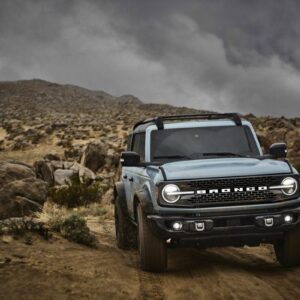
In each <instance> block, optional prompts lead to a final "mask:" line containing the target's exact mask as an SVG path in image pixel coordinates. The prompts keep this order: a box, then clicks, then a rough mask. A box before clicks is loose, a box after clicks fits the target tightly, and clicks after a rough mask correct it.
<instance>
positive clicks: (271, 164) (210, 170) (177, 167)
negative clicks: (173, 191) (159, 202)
mask: <svg viewBox="0 0 300 300" xmlns="http://www.w3.org/2000/svg"><path fill="white" fill-rule="evenodd" d="M163 168H164V170H165V173H166V176H167V180H181V179H182V180H184V179H201V178H215V177H233V176H255V175H271V174H287V173H291V169H290V166H289V165H288V164H287V163H286V162H284V161H279V160H273V159H263V160H259V159H255V158H244V157H241V158H236V157H234V158H214V159H201V160H200V159H199V160H187V161H176V162H172V163H166V164H164V165H163Z"/></svg>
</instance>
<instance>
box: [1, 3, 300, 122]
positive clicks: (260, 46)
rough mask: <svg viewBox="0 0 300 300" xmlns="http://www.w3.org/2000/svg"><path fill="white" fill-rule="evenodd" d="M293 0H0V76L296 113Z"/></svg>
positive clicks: (298, 9) (299, 100)
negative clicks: (37, 79)
mask: <svg viewBox="0 0 300 300" xmlns="http://www.w3.org/2000/svg"><path fill="white" fill-rule="evenodd" d="M299 16H300V1H298V0H294V1H292V0H291V1H285V0H281V1H275V0H263V1H261V0H257V1H253V0H252V1H249V0H226V1H225V0H186V1H183V0H151V1H150V0H107V1H105V0H98V1H96V0H84V1H83V0H82V1H80V0H78V1H76V0H74V1H71V0H70V1H63V0H52V1H42V0H39V1H38V0H0V80H1V81H4V80H18V79H31V78H41V79H45V80H49V81H53V82H59V83H71V84H76V85H80V86H83V87H86V88H90V89H94V90H104V91H106V92H108V93H111V94H113V95H116V96H119V95H122V94H133V95H135V96H137V97H139V98H140V99H141V100H143V101H145V102H160V103H168V104H174V105H180V106H183V105H184V106H190V107H195V108H203V109H210V110H215V111H238V112H242V113H250V112H252V113H254V114H256V115H287V116H299V115H300V17H299Z"/></svg>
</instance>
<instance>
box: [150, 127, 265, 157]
mask: <svg viewBox="0 0 300 300" xmlns="http://www.w3.org/2000/svg"><path fill="white" fill-rule="evenodd" d="M259 154H260V153H259V150H258V147H257V144H256V142H255V139H254V137H253V134H252V132H251V130H250V128H249V127H248V126H216V127H198V128H176V129H164V130H154V131H152V133H151V161H165V160H179V159H199V158H211V157H224V156H232V157H234V156H249V155H259Z"/></svg>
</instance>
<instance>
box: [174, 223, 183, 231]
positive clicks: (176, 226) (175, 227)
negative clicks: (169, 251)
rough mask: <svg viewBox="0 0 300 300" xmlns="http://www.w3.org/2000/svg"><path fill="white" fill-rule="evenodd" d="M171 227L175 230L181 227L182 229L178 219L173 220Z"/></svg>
mask: <svg viewBox="0 0 300 300" xmlns="http://www.w3.org/2000/svg"><path fill="white" fill-rule="evenodd" d="M172 228H173V229H174V230H176V231H178V230H181V229H182V223H181V222H179V221H177V222H174V223H173V224H172Z"/></svg>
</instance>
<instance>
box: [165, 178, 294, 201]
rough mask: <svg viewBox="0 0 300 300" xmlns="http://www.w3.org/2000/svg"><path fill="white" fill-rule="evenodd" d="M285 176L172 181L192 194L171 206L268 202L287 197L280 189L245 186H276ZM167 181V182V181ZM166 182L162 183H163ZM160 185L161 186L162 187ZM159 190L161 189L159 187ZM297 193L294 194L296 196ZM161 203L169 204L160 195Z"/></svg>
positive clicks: (182, 189)
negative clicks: (211, 190) (224, 191)
mask: <svg viewBox="0 0 300 300" xmlns="http://www.w3.org/2000/svg"><path fill="white" fill-rule="evenodd" d="M284 177H286V176H282V175H280V176H278V175H277V176H255V177H235V178H213V179H206V180H195V181H181V182H172V183H175V184H177V185H178V186H179V188H180V190H181V191H194V192H195V193H194V194H193V195H185V196H182V197H181V199H180V200H179V201H178V202H176V203H175V204H173V205H172V206H188V207H207V206H220V205H223V206H225V205H241V204H251V203H253V204H255V203H269V202H276V201H283V200H286V199H288V197H287V196H285V195H284V194H283V193H282V192H281V191H280V190H261V191H259V190H255V191H246V188H247V187H256V188H257V187H259V186H267V187H270V186H276V185H280V184H281V181H282V179H283V178H284ZM168 183H169V182H168ZM165 184H166V182H165V183H164V184H163V185H165ZM163 185H162V187H163ZM228 188H229V189H231V190H232V191H231V192H227V193H221V192H219V193H213V194H210V193H206V194H197V193H196V191H197V190H210V189H218V190H221V189H228ZM234 188H244V191H239V192H234V191H233V189H234ZM160 191H161V189H160ZM296 196H297V195H294V197H296ZM159 201H160V203H161V204H162V205H167V206H170V205H169V204H168V203H166V202H165V201H164V200H163V199H162V197H159Z"/></svg>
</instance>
